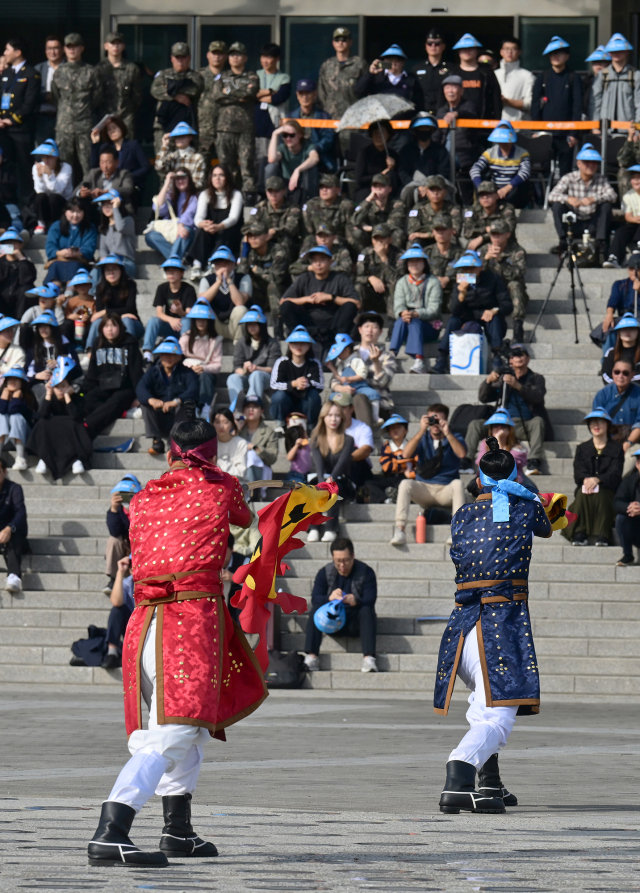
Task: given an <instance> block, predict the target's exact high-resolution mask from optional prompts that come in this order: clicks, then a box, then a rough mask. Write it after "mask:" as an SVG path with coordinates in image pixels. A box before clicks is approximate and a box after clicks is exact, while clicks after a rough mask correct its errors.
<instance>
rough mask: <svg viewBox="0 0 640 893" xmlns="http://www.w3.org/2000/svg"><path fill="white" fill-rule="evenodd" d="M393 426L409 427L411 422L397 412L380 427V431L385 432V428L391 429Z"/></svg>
mask: <svg viewBox="0 0 640 893" xmlns="http://www.w3.org/2000/svg"><path fill="white" fill-rule="evenodd" d="M392 425H406V426H407V427H409V422H408V421H407V420H406V419H405V418H403V417H402V416H401V415H398V413H397V412H395V413H394V414H393V415H392V416H390V417H389V418H388V419H387V421H386V422H385V423H384V425H382V426H381V427H380V430H381V431H383V430H384V429H385V428H390V427H391V426H392Z"/></svg>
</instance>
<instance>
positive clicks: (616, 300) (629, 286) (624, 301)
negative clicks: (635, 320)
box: [607, 278, 636, 316]
mask: <svg viewBox="0 0 640 893" xmlns="http://www.w3.org/2000/svg"><path fill="white" fill-rule="evenodd" d="M635 296H636V293H635V291H634V289H633V282H632V281H631V280H630V279H628V278H627V279H617V280H616V281H615V282H614V283H613V285H612V286H611V294H610V295H609V300H608V301H607V307H612V308H613V309H614V310H615V311H616V313H617V314H618V316H622V314H623V313H627V312H628V311H629V310H630V311H631V312H632V313H633V305H634V302H635Z"/></svg>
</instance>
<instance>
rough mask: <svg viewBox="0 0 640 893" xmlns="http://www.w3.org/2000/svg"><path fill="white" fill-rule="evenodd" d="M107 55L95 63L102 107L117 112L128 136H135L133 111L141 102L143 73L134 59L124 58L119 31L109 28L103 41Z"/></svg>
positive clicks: (107, 112) (122, 41) (123, 47)
mask: <svg viewBox="0 0 640 893" xmlns="http://www.w3.org/2000/svg"><path fill="white" fill-rule="evenodd" d="M104 48H105V50H106V52H107V58H106V59H103V60H102V61H101V62H99V63H98V65H96V75H97V76H98V79H99V81H100V84H101V89H102V98H103V110H104V113H105V114H107V115H117V116H118V117H119V118H122V120H123V121H124V123H125V124H126V125H127V135H128V138H129V139H131V140H132V139H133V138H134V136H135V115H136V112H137V111H138V109H139V108H140V104H141V103H142V76H141V74H140V69H139V68H138V66H137V65H136V64H135V62H127V61H125V59H124V58H123V56H124V51H125V43H124V36H123V34H122V33H121V32H120V31H110V32H109V33H108V34H107V36H106V38H105V43H104Z"/></svg>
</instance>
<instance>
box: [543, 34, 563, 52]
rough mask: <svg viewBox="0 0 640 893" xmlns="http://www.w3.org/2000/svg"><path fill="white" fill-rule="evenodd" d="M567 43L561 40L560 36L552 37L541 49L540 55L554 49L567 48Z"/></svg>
mask: <svg viewBox="0 0 640 893" xmlns="http://www.w3.org/2000/svg"><path fill="white" fill-rule="evenodd" d="M568 49H569V44H568V43H567V41H566V40H563V39H562V37H558V36H557V35H556V36H555V37H552V38H551V40H550V41H549V43H548V44H547V45H546V47H545V48H544V49H543V51H542V55H543V56H546V55H547V54H548V53H553V52H554V51H555V50H568Z"/></svg>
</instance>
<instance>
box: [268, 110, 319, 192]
mask: <svg viewBox="0 0 640 893" xmlns="http://www.w3.org/2000/svg"><path fill="white" fill-rule="evenodd" d="M267 160H268V164H267V165H266V167H265V170H264V178H265V181H266V180H268V179H269V177H282V179H283V180H284V181H285V182H286V183H287V186H288V191H289V198H290V200H291V201H292V203H293V204H297V205H301V204H302V202H303V201H305V200H306V199H308V198H313V197H314V196H316V195H317V194H318V165H319V163H320V156H319V154H318V150H317V149H316V148H315V147H314V145H313V143H312V142H311V140H309V139H306V138H305V135H304V130H303V129H302V127H301V126H300V124H299V123H298V122H297V121H294V120H289V121H286V122H285V123H284V124H283V125H282V126H281V127H277V128H276V129H275V130H274V131H273V133H272V134H271V139H270V140H269V150H268V154H267Z"/></svg>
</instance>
